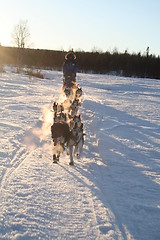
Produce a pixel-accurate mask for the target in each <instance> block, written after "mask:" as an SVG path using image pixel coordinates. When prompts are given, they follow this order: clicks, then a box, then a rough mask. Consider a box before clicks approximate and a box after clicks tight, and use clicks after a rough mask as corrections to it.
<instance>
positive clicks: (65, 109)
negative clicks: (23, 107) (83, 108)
mask: <svg viewBox="0 0 160 240" xmlns="http://www.w3.org/2000/svg"><path fill="white" fill-rule="evenodd" d="M68 55H69V56H68V57H67V59H66V62H67V63H68V62H69V60H70V59H72V60H75V55H74V54H73V53H69V54H68ZM67 63H66V66H65V67H64V68H65V71H66V72H65V73H64V71H63V73H64V81H63V87H62V92H63V94H64V95H65V101H64V102H63V103H56V102H54V104H53V125H52V126H51V136H52V140H53V163H57V162H58V161H59V158H60V154H61V153H63V152H64V150H65V149H66V150H67V154H68V155H69V157H70V162H69V164H70V165H73V164H74V160H73V155H74V156H76V157H77V158H80V156H81V152H82V149H83V144H84V135H85V134H84V132H83V123H82V122H81V116H80V114H78V112H79V106H80V105H81V96H82V88H80V87H79V85H78V84H76V81H75V76H76V72H75V71H74V68H73V67H74V66H72V65H71V68H73V69H71V70H72V71H71V74H70V75H67V70H68V71H70V68H69V66H67ZM69 64H70V62H69ZM74 65H75V62H74Z"/></svg>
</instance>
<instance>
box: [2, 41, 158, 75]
mask: <svg viewBox="0 0 160 240" xmlns="http://www.w3.org/2000/svg"><path fill="white" fill-rule="evenodd" d="M17 49H19V48H18V47H17V48H9V47H3V46H1V47H0V59H1V60H2V61H1V63H2V64H16V61H15V59H16V54H17ZM20 50H22V51H21V52H22V53H23V54H21V62H22V63H23V64H24V65H26V66H28V67H32V66H34V67H36V68H37V67H38V68H50V69H56V70H60V71H61V70H62V64H63V61H64V56H65V54H66V52H64V51H54V50H42V49H29V48H20ZM148 50H149V49H148ZM76 55H77V63H78V69H79V71H80V72H92V73H101V74H115V75H120V76H128V77H147V78H157V79H160V57H159V56H158V57H156V56H155V55H151V54H149V52H148V55H147V54H146V52H145V53H144V54H141V53H140V52H139V53H133V54H130V53H128V51H127V50H125V51H124V53H119V52H118V50H117V49H114V51H113V52H112V53H111V52H108V51H107V52H98V50H97V49H96V51H93V52H84V51H77V52H76Z"/></svg>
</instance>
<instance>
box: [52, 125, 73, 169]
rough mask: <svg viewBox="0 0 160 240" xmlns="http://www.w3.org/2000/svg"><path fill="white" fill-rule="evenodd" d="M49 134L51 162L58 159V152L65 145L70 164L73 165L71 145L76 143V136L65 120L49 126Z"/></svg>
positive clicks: (62, 149)
mask: <svg viewBox="0 0 160 240" xmlns="http://www.w3.org/2000/svg"><path fill="white" fill-rule="evenodd" d="M51 134H52V139H53V143H54V146H53V162H54V163H57V161H59V157H60V154H61V153H62V152H63V151H64V149H65V146H67V148H68V150H69V155H70V163H69V164H70V165H73V164H74V162H73V145H75V143H76V140H77V139H76V136H75V135H73V133H72V131H70V129H69V125H68V124H67V123H66V122H63V121H60V122H57V123H54V124H53V125H52V126H51Z"/></svg>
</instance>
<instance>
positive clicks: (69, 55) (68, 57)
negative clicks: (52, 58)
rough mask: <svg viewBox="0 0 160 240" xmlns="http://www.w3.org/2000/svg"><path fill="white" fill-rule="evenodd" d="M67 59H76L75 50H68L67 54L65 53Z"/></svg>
mask: <svg viewBox="0 0 160 240" xmlns="http://www.w3.org/2000/svg"><path fill="white" fill-rule="evenodd" d="M65 59H66V60H67V59H71V60H76V55H75V54H74V53H73V52H68V53H67V54H66V55H65Z"/></svg>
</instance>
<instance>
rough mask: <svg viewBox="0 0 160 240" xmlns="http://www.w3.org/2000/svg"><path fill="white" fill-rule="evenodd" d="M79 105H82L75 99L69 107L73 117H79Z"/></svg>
mask: <svg viewBox="0 0 160 240" xmlns="http://www.w3.org/2000/svg"><path fill="white" fill-rule="evenodd" d="M79 105H80V103H79V99H74V100H73V102H72V103H71V105H70V107H69V112H70V115H71V116H72V117H73V116H75V115H77V112H78V106H79Z"/></svg>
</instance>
